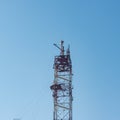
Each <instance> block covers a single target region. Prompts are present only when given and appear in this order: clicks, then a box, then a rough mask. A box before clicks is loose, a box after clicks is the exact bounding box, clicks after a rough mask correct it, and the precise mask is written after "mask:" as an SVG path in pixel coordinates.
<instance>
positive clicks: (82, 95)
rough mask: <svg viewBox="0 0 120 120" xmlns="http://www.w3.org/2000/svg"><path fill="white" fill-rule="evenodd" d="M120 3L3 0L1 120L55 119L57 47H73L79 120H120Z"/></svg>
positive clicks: (104, 0)
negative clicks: (19, 119)
mask: <svg viewBox="0 0 120 120" xmlns="http://www.w3.org/2000/svg"><path fill="white" fill-rule="evenodd" d="M119 6H120V1H119V0H109V1H108V0H75V1H73V0H69V1H68V0H4V1H3V0H1V1H0V120H13V119H14V118H21V120H50V119H51V120H52V119H53V116H52V115H53V99H52V92H51V91H50V89H49V86H50V85H51V84H52V82H53V78H54V74H53V73H54V72H53V61H54V56H55V55H58V54H59V51H58V50H57V49H56V48H55V47H54V46H53V43H58V44H59V43H60V40H61V39H62V40H64V41H65V47H67V45H68V44H70V46H71V58H72V63H73V73H74V76H73V86H74V90H73V97H74V101H73V120H120V54H119V53H120V7H119Z"/></svg>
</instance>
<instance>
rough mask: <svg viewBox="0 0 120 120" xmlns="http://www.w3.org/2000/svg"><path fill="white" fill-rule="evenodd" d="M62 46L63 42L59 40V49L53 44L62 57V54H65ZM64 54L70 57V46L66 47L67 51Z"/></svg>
mask: <svg viewBox="0 0 120 120" xmlns="http://www.w3.org/2000/svg"><path fill="white" fill-rule="evenodd" d="M63 44H64V41H63V40H61V43H60V47H59V46H58V45H57V44H55V43H54V44H53V45H54V46H55V47H57V48H58V49H59V50H60V55H64V52H65V50H64V45H63ZM66 54H67V55H70V45H69V46H68V49H67V50H66Z"/></svg>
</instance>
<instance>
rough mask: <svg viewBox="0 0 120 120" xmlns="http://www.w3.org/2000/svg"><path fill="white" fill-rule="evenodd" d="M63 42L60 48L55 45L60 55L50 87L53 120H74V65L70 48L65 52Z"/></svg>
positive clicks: (56, 57)
mask: <svg viewBox="0 0 120 120" xmlns="http://www.w3.org/2000/svg"><path fill="white" fill-rule="evenodd" d="M63 43H64V41H61V45H60V47H59V46H58V45H56V44H54V45H55V46H56V47H57V48H58V49H59V50H60V55H57V56H55V58H54V65H53V69H54V81H53V84H52V85H51V86H50V89H51V90H52V91H53V100H54V111H53V120H72V101H73V97H72V89H73V88H72V63H71V58H70V47H68V49H67V50H66V51H65V50H64V46H63Z"/></svg>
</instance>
